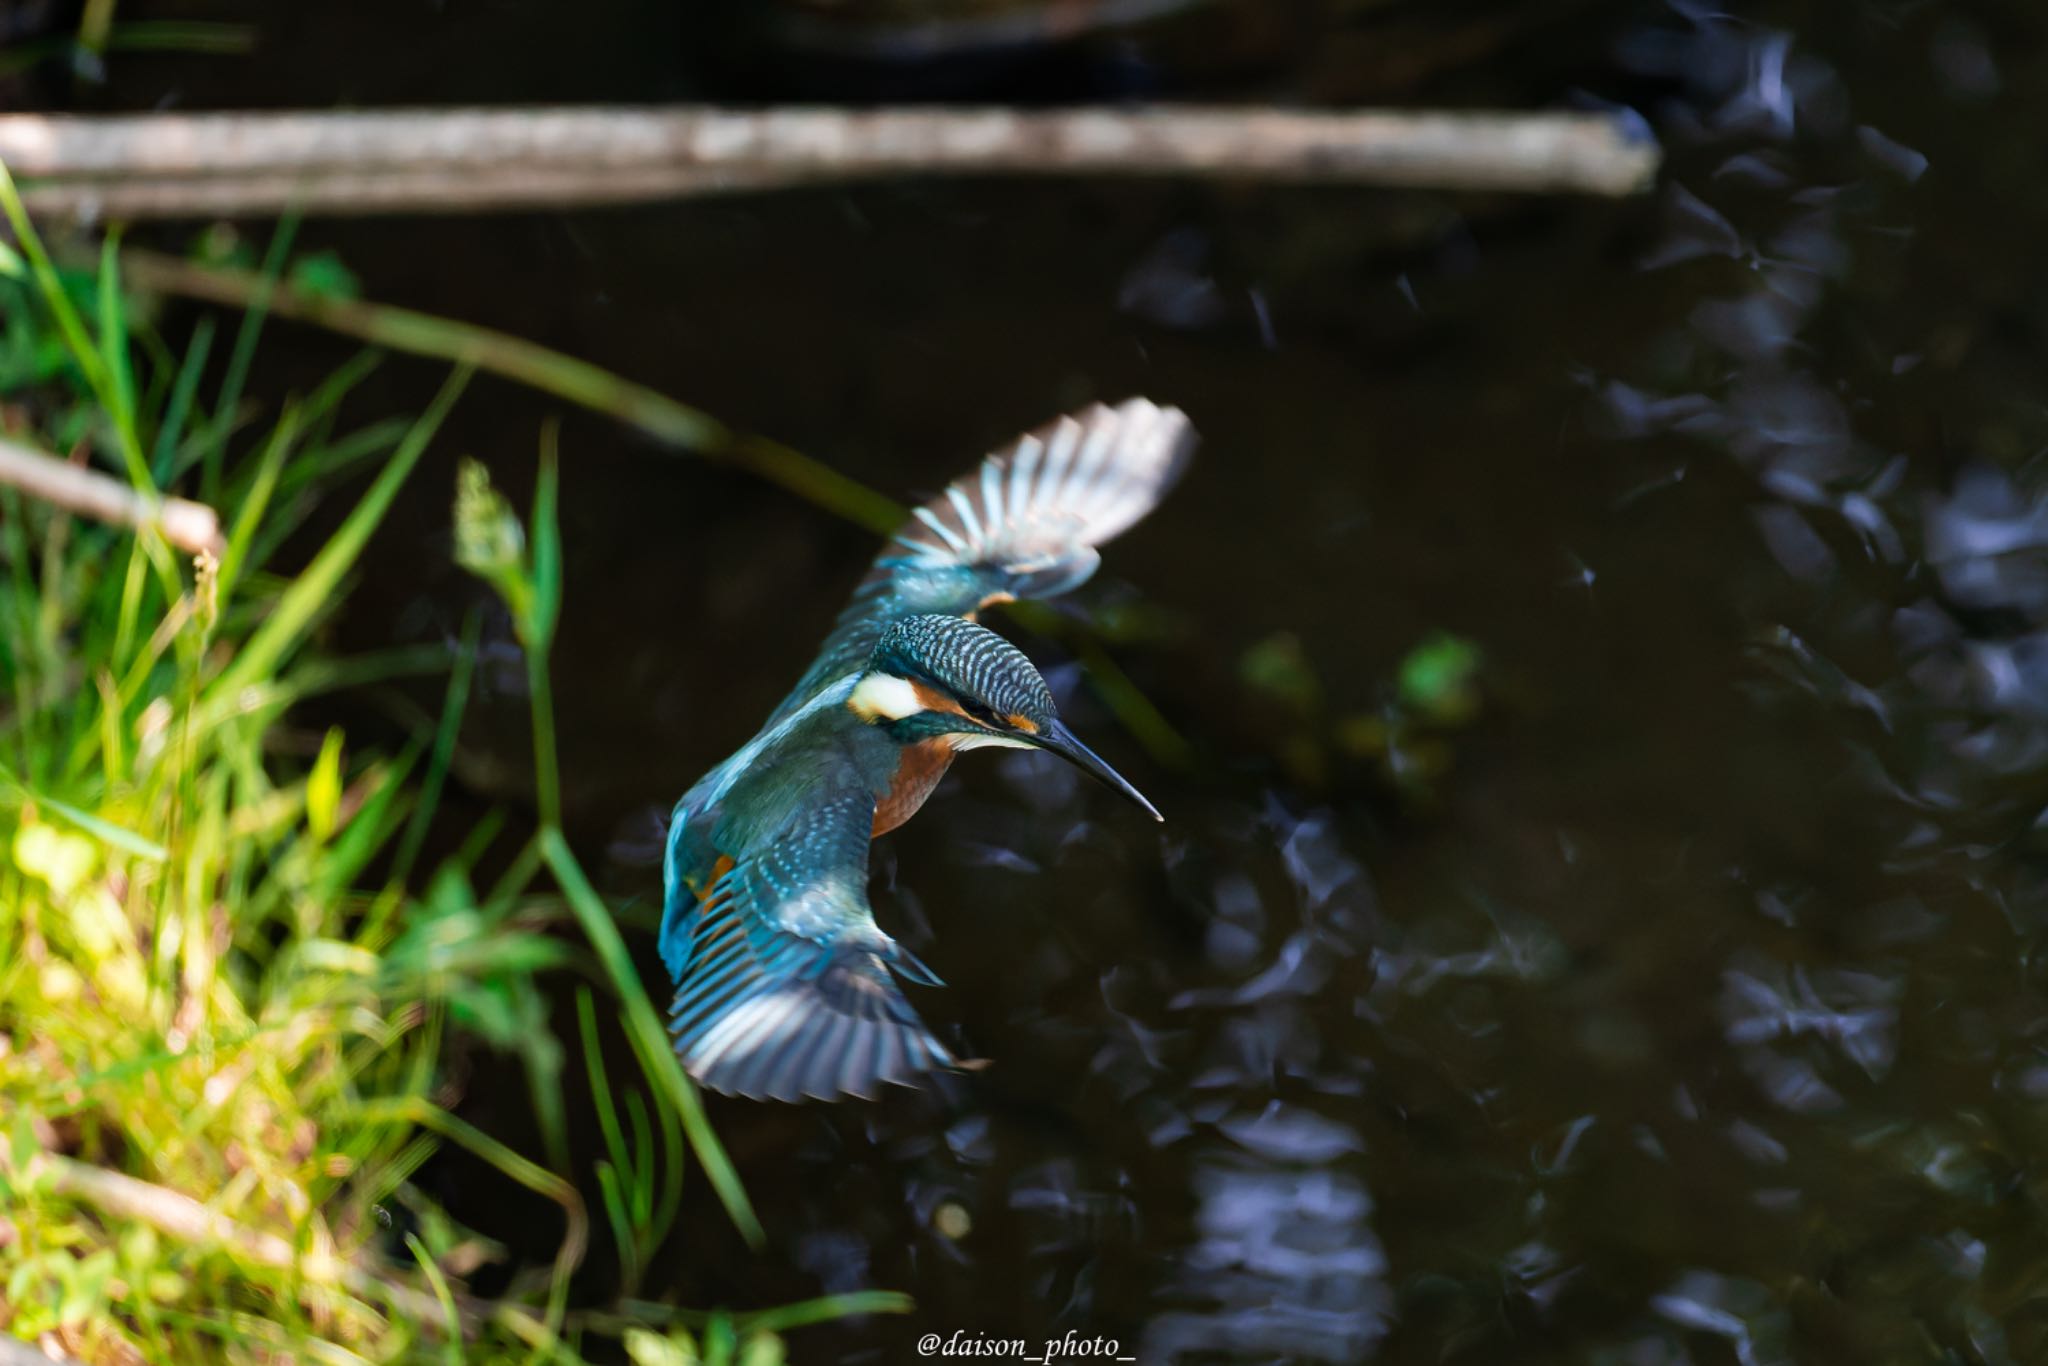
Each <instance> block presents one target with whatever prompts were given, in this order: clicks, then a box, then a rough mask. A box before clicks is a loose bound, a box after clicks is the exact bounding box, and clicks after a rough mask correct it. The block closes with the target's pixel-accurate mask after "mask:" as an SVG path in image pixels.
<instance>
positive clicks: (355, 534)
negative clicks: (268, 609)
mask: <svg viewBox="0 0 2048 1366" xmlns="http://www.w3.org/2000/svg"><path fill="white" fill-rule="evenodd" d="M469 374H470V372H469V370H468V369H467V368H466V367H463V368H458V369H457V370H456V371H455V373H454V374H452V375H450V376H449V377H448V382H447V383H446V384H444V385H442V386H441V392H440V393H438V394H436V395H435V396H434V401H433V403H432V404H430V405H429V406H428V408H427V411H426V412H425V414H423V415H422V416H421V418H420V420H419V421H418V422H416V423H414V424H413V428H412V430H411V431H410V432H408V433H407V434H406V438H405V440H404V441H403V442H401V443H400V444H399V447H398V449H397V451H395V452H394V453H393V454H392V456H391V459H390V462H389V463H387V464H386V465H385V466H384V470H383V472H382V473H381V474H379V475H378V476H377V481H376V482H375V483H374V484H372V485H371V486H370V489H369V492H367V493H365V494H364V495H363V498H362V501H361V502H359V503H357V504H356V506H355V509H354V510H353V511H351V512H350V513H349V515H348V517H347V519H346V520H345V521H343V522H342V524H341V526H340V528H339V529H337V530H336V531H335V533H334V535H333V537H332V538H330V539H329V540H328V542H327V544H326V545H324V546H322V547H321V548H320V553H319V554H317V555H315V556H314V557H313V562H312V563H311V564H309V565H307V566H306V569H305V571H304V572H303V573H301V574H300V575H299V577H298V578H297V579H295V580H293V581H292V584H291V586H290V587H289V588H287V589H286V590H285V591H284V593H283V594H282V595H281V596H280V597H279V598H278V601H277V607H276V609H275V610H274V611H273V612H272V613H271V615H270V617H269V619H268V620H266V621H265V622H264V623H263V625H262V626H261V627H259V628H257V630H256V632H255V634H253V635H252V636H250V638H249V642H248V644H246V645H244V646H243V647H242V649H241V651H240V652H239V653H237V654H236V656H235V658H234V660H233V662H231V663H230V664H229V665H228V666H227V668H225V669H223V670H222V671H221V673H220V676H219V677H217V678H215V679H214V681H213V684H212V686H211V688H209V690H208V691H209V694H210V695H212V696H222V695H227V694H232V693H234V692H236V691H238V690H239V689H241V688H245V687H247V686H249V685H250V684H251V683H254V682H255V681H256V680H258V679H261V678H267V677H269V676H270V674H271V673H272V672H274V671H275V669H276V668H277V666H278V664H279V663H280V662H282V660H283V659H284V657H285V655H286V654H287V653H289V652H290V651H291V650H292V648H293V647H294V646H296V645H297V644H298V642H299V640H300V638H301V636H302V635H303V634H304V632H305V629H306V627H307V625H308V624H309V623H310V622H311V621H312V619H313V618H314V617H315V616H316V615H317V614H318V613H319V612H320V610H321V608H322V607H323V606H324V605H325V604H326V603H327V602H328V600H329V599H330V598H331V597H332V595H333V593H334V591H335V589H336V588H338V587H339V586H340V584H341V579H342V576H343V575H344V574H346V573H347V572H348V570H349V568H350V567H351V566H352V565H354V564H355V562H356V557H357V556H359V555H361V554H362V551H363V546H364V545H365V544H367V543H368V542H369V539H370V533H371V532H372V531H374V530H375V529H376V527H377V523H378V522H380V521H382V520H383V518H384V514H385V512H386V511H387V510H388V509H389V508H390V506H391V500H392V499H393V498H395V497H397V496H398V490H399V488H400V486H402V485H403V484H404V483H405V480H406V476H407V475H409V474H411V473H412V469H413V466H414V465H416V464H418V463H419V458H420V456H421V455H422V454H423V453H424V452H425V451H426V449H427V443H428V442H430V441H432V440H433V438H434V433H435V432H436V431H437V430H438V429H439V428H440V425H441V421H442V419H443V418H445V417H446V416H447V415H448V410H449V409H450V408H451V407H453V406H454V404H455V400H456V399H457V398H459V397H460V396H461V394H462V390H463V387H464V386H465V385H466V384H468V382H469Z"/></svg>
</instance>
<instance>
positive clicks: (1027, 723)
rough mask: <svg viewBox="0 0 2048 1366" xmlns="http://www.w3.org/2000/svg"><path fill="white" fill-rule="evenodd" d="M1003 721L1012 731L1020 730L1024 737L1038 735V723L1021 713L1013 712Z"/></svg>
mask: <svg viewBox="0 0 2048 1366" xmlns="http://www.w3.org/2000/svg"><path fill="white" fill-rule="evenodd" d="M1003 719H1004V720H1005V721H1008V722H1009V723H1010V727H1011V729H1013V730H1021V731H1023V732H1024V733H1025V734H1026V735H1036V734H1038V723H1037V722H1036V721H1034V720H1032V719H1031V718H1030V717H1028V716H1026V715H1025V714H1024V713H1023V712H1021V711H1013V712H1011V713H1010V714H1009V715H1008V716H1005V717H1004V718H1003Z"/></svg>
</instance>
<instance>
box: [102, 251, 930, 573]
mask: <svg viewBox="0 0 2048 1366" xmlns="http://www.w3.org/2000/svg"><path fill="white" fill-rule="evenodd" d="M121 269H122V273H123V275H124V276H125V277H126V279H127V280H128V282H129V283H130V284H133V285H136V286H138V287H140V288H142V289H147V290H155V291H157V292H158V293H163V294H177V295H182V296H184V297H186V298H191V299H202V300H205V301H207V302H209V303H216V304H225V305H227V306H229V307H233V308H247V307H249V306H250V305H251V304H252V303H253V302H254V301H255V300H256V298H257V296H258V294H259V293H260V292H262V291H265V290H268V292H269V293H268V297H269V304H268V307H269V311H270V312H271V313H274V314H276V315H277V316H279V317H282V318H290V319H293V320H295V321H298V322H305V323H311V324H313V325H314V326H316V327H323V328H326V329H327V330H329V331H331V332H339V333H342V334H343V335H345V336H350V337H357V338H360V339H361V340H363V341H368V342H373V343H375V344H377V345H379V346H387V347H390V348H391V349H392V350H394V351H405V352H409V353H410V354H412V355H416V356H432V357H436V358H438V359H442V360H450V361H455V362H457V363H463V364H469V365H474V366H475V367H476V368H477V369H479V370H483V371H487V372H489V373H491V374H495V375H499V376H501V377H503V378H505V379H509V380H512V381H513V382H515V383H518V384H524V385H527V386H529V387H531V388H534V389H538V390H540V391H542V392H543V393H549V394H553V395H555V396H556V397H557V398H562V399H566V400H568V401H569V402H571V403H574V404H577V405H579V406H581V407H584V408H589V409H591V410H593V411H595V412H600V413H605V414H608V415H610V416H612V417H615V418H617V419H618V420H619V421H621V422H624V423H627V424H628V425H630V426H634V427H638V428H639V429H640V430H641V431H643V432H646V433H647V434H648V435H650V436H653V437H655V438H656V439H658V440H660V441H662V442H664V443H666V444H668V445H672V446H680V447H683V448H684V449H687V450H692V451H695V452H697V453H698V454H700V455H704V456H707V457H709V458H711V459H714V460H720V461H723V462H725V463H727V464H731V465H735V466H738V467H739V468H741V469H744V470H747V471H749V472H750V473H752V474H755V475H758V476H759V477H761V478H763V479H766V480H768V481H769V482H771V483H775V484H780V485H781V486H782V487H784V488H786V489H788V490H790V491H791V492H792V493H795V494H796V495H797V496H799V497H801V498H803V499H805V500H806V501H808V502H811V503H814V504H816V505H817V506H819V507H822V508H825V509H826V510H827V511H830V512H834V513H837V514H838V515H839V516H841V517H844V518H846V519H847V520H849V521H852V522H855V523H858V524H859V525H862V526H865V527H868V528H869V529H871V530H873V531H876V532H879V533H882V534H887V533H888V532H891V531H893V530H895V529H896V528H897V527H898V526H899V525H901V524H902V521H903V519H904V517H905V516H907V515H908V513H907V512H906V510H905V509H904V508H903V507H902V506H900V505H899V504H897V503H896V502H895V501H894V500H892V499H889V498H885V497H883V496H882V495H881V494H879V493H876V492H875V491H874V490H873V489H870V488H868V487H867V486H866V485H864V484H861V483H860V482H859V481H857V480H854V479H850V478H848V477H847V476H846V475H843V474H841V473H840V472H839V471H837V470H835V469H833V468H832V467H831V466H830V465H827V464H824V463H822V462H821V461H818V460H814V459H812V458H811V457H810V456H807V455H805V454H804V453H803V452H801V451H798V450H794V449H792V448H791V447H789V446H785V445H783V444H782V443H781V442H778V441H771V440H769V439H768V438H766V437H761V436H752V435H748V434H746V433H742V432H737V431H734V430H733V429H732V428H730V427H728V426H726V425H725V424H724V423H722V422H720V421H719V420H718V419H717V418H715V417H712V416H710V415H709V414H707V413H703V412H700V411H698V410H697V409H695V408H692V407H690V406H689V405H687V404H684V403H681V402H678V401H677V400H675V399H672V398H670V397H669V396H668V395H666V394H664V393H661V392H660V391H658V390H655V389H650V388H648V387H647V386H646V385H644V384H635V383H633V382H632V381H631V380H628V379H626V378H624V377H622V376H620V375H617V374H614V373H613V372H612V371H610V370H606V369H603V368H601V367H599V366H596V365H592V364H591V363H590V362H588V361H584V360H578V359H577V358H576V357H574V356H568V355H564V354H563V353H561V352H560V351H555V350H551V349H550V348H548V347H545V346H541V345H538V344H537V343H534V342H530V341H527V340H526V339H525V338H523V337H515V336H512V335H511V334H510V333H507V332H499V331H496V330H495V329H492V328H488V327H479V326H477V325H475V324H473V323H464V322H456V321H454V320H452V319H449V318H438V317H435V316H434V315H432V314H430V313H420V312H416V311H414V310H412V309H409V308H397V307H394V306H392V305H390V304H376V303H368V302H365V301H362V300H357V299H337V298H332V297H329V296H326V295H321V294H312V293H308V292H306V291H304V290H298V289H294V288H292V287H291V286H289V285H285V284H276V285H275V286H272V285H270V284H268V283H267V282H266V281H265V279H264V277H263V276H261V275H259V274H257V273H256V272H254V271H246V270H230V269H222V268H219V267H212V266H201V265H195V264H193V263H191V262H189V261H181V260H179V259H177V258H176V257H173V256H164V255H161V254H159V253H156V252H150V251H142V250H134V249H131V250H126V251H123V252H122V253H121Z"/></svg>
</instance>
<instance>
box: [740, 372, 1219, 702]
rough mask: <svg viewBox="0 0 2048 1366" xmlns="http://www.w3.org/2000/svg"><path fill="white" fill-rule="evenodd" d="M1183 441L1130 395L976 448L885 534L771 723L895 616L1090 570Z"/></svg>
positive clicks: (849, 663)
mask: <svg viewBox="0 0 2048 1366" xmlns="http://www.w3.org/2000/svg"><path fill="white" fill-rule="evenodd" d="M1194 440H1195V438H1194V431H1193V429H1192V428H1191V427H1190V426H1189V425H1188V420H1187V416H1186V415H1185V414H1184V413H1182V412H1181V411H1180V410H1179V409H1178V408H1168V407H1161V406H1160V405H1158V404H1156V403H1153V402H1151V401H1150V400H1148V399H1142V398H1133V399H1127V400H1125V401H1124V402H1122V403H1119V404H1117V405H1116V406H1115V407H1109V406H1106V405H1103V404H1099V403H1098V404H1095V405H1094V406H1092V407H1089V408H1086V409H1083V410H1082V411H1080V412H1077V413H1073V414H1070V415H1068V416H1066V417H1062V418H1059V419H1058V420H1056V421H1053V422H1050V423H1047V424H1046V425H1045V426H1043V427H1040V428H1038V429H1036V430H1034V431H1030V432H1026V433H1025V434H1024V435H1022V436H1020V437H1018V438H1017V439H1016V440H1015V441H1013V442H1011V443H1010V444H1009V445H1008V446H1006V447H1004V448H1003V449H1001V450H998V451H996V452H994V453H992V454H990V455H989V456H987V457H986V458H985V459H984V460H982V462H981V463H980V464H979V465H977V466H976V467H975V468H974V469H973V470H971V471H969V472H968V473H967V474H965V475H962V476H961V477H960V478H959V479H956V480H954V481H953V482H952V483H951V484H949V485H948V486H947V487H946V488H945V489H944V490H943V491H942V492H941V493H940V494H939V495H938V496H937V497H935V498H933V499H931V500H930V501H928V502H926V503H925V504H924V505H923V506H922V507H919V508H917V509H916V510H915V511H914V512H913V513H912V515H911V519H910V520H909V521H908V522H906V523H904V525H903V526H902V527H901V528H900V529H898V530H897V532H896V534H895V535H894V536H893V537H891V538H890V541H889V544H888V545H887V546H886V547H884V549H883V552H882V554H881V556H880V557H879V558H877V559H876V561H875V563H874V567H873V568H872V569H870V570H869V571H868V575H867V577H866V578H865V579H863V580H862V581H861V585H860V587H859V588H858V589H857V590H856V591H855V593H854V597H853V602H852V603H851V604H850V605H849V606H848V607H847V609H846V611H845V612H844V613H842V614H841V615H840V618H839V622H838V624H837V625H836V626H835V627H834V628H833V630H832V634H831V635H830V636H828V637H827V638H826V641H825V645H824V648H823V649H822V650H821V651H820V653H819V655H818V658H817V660H816V662H815V663H813V664H812V666H811V668H810V670H809V672H807V673H806V674H805V675H804V679H803V681H802V682H801V683H799V684H798V685H797V687H796V689H795V690H794V691H793V692H791V693H790V695H789V696H788V697H787V698H785V699H784V700H783V702H782V704H781V705H780V706H779V707H777V708H776V711H775V713H774V716H772V717H771V718H770V724H773V723H774V721H776V720H779V719H781V718H783V717H785V716H788V715H790V714H791V713H793V712H795V711H796V710H798V709H799V708H801V707H802V706H803V704H804V703H805V702H807V701H808V700H810V698H812V697H813V696H815V695H816V694H817V692H818V690H819V689H820V688H823V687H825V686H826V685H827V684H829V683H831V682H832V681H834V680H835V679H839V678H843V677H844V676H845V675H846V674H848V673H850V672H852V671H853V670H854V669H857V668H858V667H859V666H860V665H861V663H862V662H863V661H864V660H865V659H866V658H867V656H868V653H869V652H870V651H871V650H873V649H874V645H875V641H876V640H878V639H880V637H881V634H882V631H883V628H885V627H886V626H887V625H888V624H889V622H890V621H892V620H894V619H895V618H897V617H902V616H910V615H913V614H916V613H930V612H938V613H950V614H955V615H966V614H968V613H972V612H975V611H977V610H979V609H980V608H982V607H984V606H986V605H987V604H988V603H989V602H991V601H993V600H997V599H1002V598H1049V597H1055V596H1057V595H1059V594H1061V593H1064V592H1067V591H1068V590H1069V589H1072V588H1075V587H1078V586H1079V585H1080V584H1081V583H1083V582H1085V581H1086V580H1087V578H1088V577H1089V575H1091V574H1093V573H1094V572H1095V566H1096V564H1097V562H1098V557H1097V555H1096V548H1097V547H1098V546H1101V545H1103V544H1104V543H1106V542H1108V541H1109V540H1111V539H1112V538H1113V537H1115V536H1117V535H1119V534H1120V533H1122V532H1124V531H1127V530H1129V529H1130V527H1131V526H1132V524H1134V523H1135V522H1137V521H1138V520H1139V519H1140V518H1142V517H1144V516H1145V514H1146V513H1148V512H1150V511H1151V510H1152V509H1153V508H1154V507H1155V506H1156V505H1157V504H1158V502H1159V500H1160V498H1162V497H1163V496H1164V495H1165V494H1166V492H1167V490H1168V489H1170V488H1172V487H1173V484H1174V481H1175V480H1176V479H1178V478H1179V477H1180V474H1181V471H1182V470H1183V469H1184V468H1185V467H1186V464H1187V459H1188V456H1189V454H1190V453H1191V452H1192V451H1193V449H1194Z"/></svg>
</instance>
